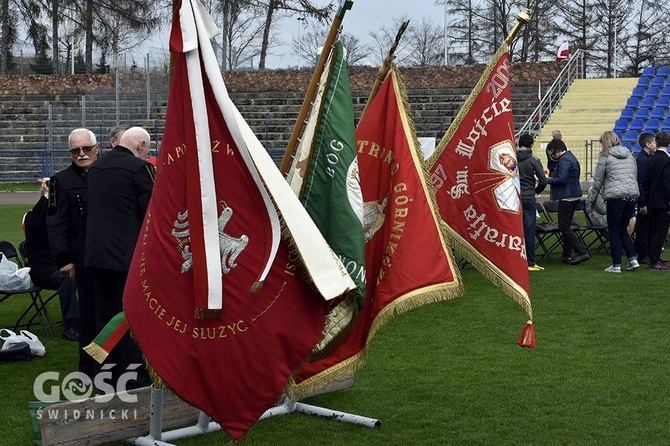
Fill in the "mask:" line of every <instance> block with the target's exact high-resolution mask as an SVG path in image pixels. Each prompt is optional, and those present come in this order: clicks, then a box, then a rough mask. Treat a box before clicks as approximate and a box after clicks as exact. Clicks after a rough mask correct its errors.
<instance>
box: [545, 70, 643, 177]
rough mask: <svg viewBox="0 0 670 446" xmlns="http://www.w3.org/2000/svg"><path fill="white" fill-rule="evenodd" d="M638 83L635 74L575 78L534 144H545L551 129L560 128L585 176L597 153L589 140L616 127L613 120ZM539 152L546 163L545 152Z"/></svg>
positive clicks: (549, 136)
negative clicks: (589, 150) (591, 149)
mask: <svg viewBox="0 0 670 446" xmlns="http://www.w3.org/2000/svg"><path fill="white" fill-rule="evenodd" d="M636 85H637V79H635V78H623V79H577V80H575V81H574V82H573V84H572V85H571V86H570V89H569V90H568V92H567V93H566V94H565V96H563V99H562V100H561V102H560V104H559V106H558V107H557V108H556V110H554V113H553V115H552V116H551V118H550V119H549V120H548V121H547V122H546V124H545V125H544V127H543V128H542V131H541V132H540V134H539V135H538V136H537V138H536V144H535V146H536V147H540V146H542V147H543V146H544V144H546V143H547V142H549V141H551V132H552V131H553V130H556V129H558V130H560V131H561V133H562V134H563V142H565V144H566V146H567V147H568V149H569V150H570V151H572V152H573V153H574V154H575V156H576V157H577V159H578V160H579V162H580V164H581V167H582V176H585V175H586V174H588V173H589V172H593V168H594V167H595V162H596V158H597V153H596V155H595V156H589V154H587V151H586V149H585V147H586V144H587V141H593V140H595V141H596V142H597V140H598V139H599V138H600V135H602V133H603V132H605V131H607V130H612V129H613V128H614V121H616V120H617V119H618V118H619V116H620V114H621V109H622V108H623V107H625V105H626V101H627V99H628V98H629V97H630V94H631V92H632V91H633V88H634V87H635V86H636ZM598 150H599V148H598ZM538 155H540V157H541V159H542V162H543V164H546V158H545V157H544V156H543V154H542V153H539V152H538Z"/></svg>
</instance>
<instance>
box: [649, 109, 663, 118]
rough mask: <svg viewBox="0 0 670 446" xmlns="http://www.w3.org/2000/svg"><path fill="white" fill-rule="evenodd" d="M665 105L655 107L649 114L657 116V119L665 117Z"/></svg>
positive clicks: (651, 116) (652, 116) (653, 116)
mask: <svg viewBox="0 0 670 446" xmlns="http://www.w3.org/2000/svg"><path fill="white" fill-rule="evenodd" d="M665 113H666V110H665V107H658V106H656V107H654V109H653V110H652V111H651V114H650V115H649V117H650V118H656V119H663V118H665Z"/></svg>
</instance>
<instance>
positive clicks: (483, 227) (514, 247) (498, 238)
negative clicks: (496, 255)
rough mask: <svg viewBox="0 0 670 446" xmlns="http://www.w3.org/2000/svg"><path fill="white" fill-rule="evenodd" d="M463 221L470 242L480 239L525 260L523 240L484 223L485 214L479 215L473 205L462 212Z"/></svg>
mask: <svg viewBox="0 0 670 446" xmlns="http://www.w3.org/2000/svg"><path fill="white" fill-rule="evenodd" d="M463 216H464V217H465V220H466V221H467V222H468V223H469V225H468V227H467V229H468V235H469V236H470V238H471V239H472V240H477V239H478V238H479V237H482V238H483V239H484V241H486V242H488V243H491V244H494V245H496V246H498V247H499V248H503V249H507V250H509V251H513V252H516V253H518V255H519V256H521V258H523V259H525V258H526V246H525V242H524V240H523V239H522V238H521V237H519V236H516V235H510V234H507V233H505V232H502V233H501V232H500V231H499V230H498V229H496V228H493V227H491V226H489V225H488V224H487V223H486V214H479V213H477V210H476V209H475V207H474V206H473V205H470V206H469V207H468V208H467V209H466V210H465V211H463Z"/></svg>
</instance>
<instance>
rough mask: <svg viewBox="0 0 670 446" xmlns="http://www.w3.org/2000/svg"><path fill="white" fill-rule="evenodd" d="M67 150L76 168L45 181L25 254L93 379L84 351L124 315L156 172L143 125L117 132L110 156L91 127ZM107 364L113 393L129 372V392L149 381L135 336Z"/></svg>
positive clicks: (30, 217)
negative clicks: (55, 294) (55, 300)
mask: <svg viewBox="0 0 670 446" xmlns="http://www.w3.org/2000/svg"><path fill="white" fill-rule="evenodd" d="M68 144H69V149H68V150H69V153H70V157H71V159H72V163H71V164H70V166H69V167H67V168H66V169H64V170H62V171H60V172H58V173H56V174H55V175H53V176H52V177H51V178H50V179H45V180H43V187H42V194H41V195H42V196H41V197H40V200H39V201H38V203H37V204H36V205H35V206H34V207H33V209H32V210H31V211H30V212H29V213H28V214H27V216H26V222H25V228H26V242H25V248H26V256H27V258H28V261H29V263H30V266H31V273H32V279H33V281H34V283H35V284H36V285H39V286H42V287H43V288H47V289H58V291H59V294H60V301H61V310H62V313H63V321H64V322H63V331H62V336H63V338H65V339H70V340H73V341H78V342H79V346H80V348H79V367H78V369H79V372H81V373H83V374H85V375H87V376H88V377H89V378H91V380H92V381H93V380H94V377H95V375H96V374H97V372H98V371H100V369H101V365H99V364H98V363H97V362H96V361H94V360H93V359H92V358H91V357H90V356H89V355H88V353H86V352H85V351H84V350H83V347H85V346H87V345H88V344H90V343H91V342H92V341H93V340H94V338H95V337H96V335H97V334H98V333H99V332H100V331H101V330H102V329H103V328H104V327H105V325H106V324H107V323H108V322H109V321H110V320H111V319H112V318H113V317H114V316H115V315H117V314H118V313H120V312H121V311H123V304H122V297H123V289H124V286H125V283H126V279H127V275H128V270H129V269H130V261H131V259H132V256H133V252H134V250H135V244H136V242H137V239H138V237H139V233H140V228H141V226H142V222H143V221H144V215H145V213H146V210H147V207H148V204H149V199H150V197H151V193H152V190H153V184H154V176H155V167H154V165H153V164H152V163H150V162H149V161H148V158H149V155H150V153H149V148H150V145H151V140H150V136H149V133H148V132H147V131H146V130H144V129H143V128H141V127H130V128H125V127H117V128H114V129H112V131H111V132H110V136H109V145H110V150H109V151H107V153H105V155H104V156H100V143H99V142H98V141H97V140H96V136H95V134H94V133H93V132H92V131H90V130H88V129H85V128H78V129H74V130H72V132H71V133H70V136H69V138H68ZM75 289H76V292H75ZM105 364H110V365H113V367H112V368H111V372H112V378H111V380H108V381H107V383H108V384H110V385H112V386H113V387H114V388H116V383H117V381H118V380H119V378H120V377H121V375H122V374H123V373H124V372H126V371H133V372H134V373H135V372H136V373H137V375H136V379H134V380H131V381H130V382H128V383H125V387H126V388H128V389H131V388H137V387H144V386H147V385H149V384H150V383H151V381H150V379H149V375H148V373H147V371H146V368H145V367H144V361H143V360H142V354H141V352H140V350H139V347H138V346H137V344H136V343H135V342H134V341H133V340H132V339H131V337H130V335H129V334H126V335H125V336H124V338H123V339H122V340H121V341H120V342H119V344H117V346H116V348H115V349H114V350H113V351H112V353H111V354H110V355H109V357H108V358H107V359H106V360H105Z"/></svg>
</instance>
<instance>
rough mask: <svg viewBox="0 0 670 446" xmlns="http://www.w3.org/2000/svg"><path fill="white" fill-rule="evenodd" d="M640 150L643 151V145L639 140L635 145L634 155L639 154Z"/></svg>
mask: <svg viewBox="0 0 670 446" xmlns="http://www.w3.org/2000/svg"><path fill="white" fill-rule="evenodd" d="M640 152H642V146H641V145H640V143H639V142H637V143H635V147H633V155H637V154H638V153H640Z"/></svg>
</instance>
